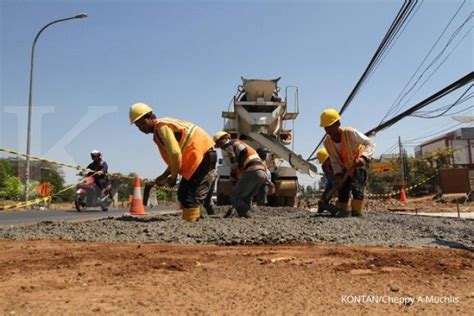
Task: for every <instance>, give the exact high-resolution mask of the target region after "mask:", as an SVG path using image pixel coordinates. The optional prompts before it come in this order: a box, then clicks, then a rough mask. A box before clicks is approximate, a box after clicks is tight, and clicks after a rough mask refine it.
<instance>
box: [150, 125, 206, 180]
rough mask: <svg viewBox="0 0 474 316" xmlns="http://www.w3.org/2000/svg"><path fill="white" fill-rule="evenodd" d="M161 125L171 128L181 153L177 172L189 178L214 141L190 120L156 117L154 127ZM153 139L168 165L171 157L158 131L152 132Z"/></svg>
mask: <svg viewBox="0 0 474 316" xmlns="http://www.w3.org/2000/svg"><path fill="white" fill-rule="evenodd" d="M162 126H167V127H169V128H171V130H173V133H174V136H175V138H176V140H177V141H178V144H179V147H180V149H181V155H182V158H181V166H180V169H179V174H180V175H182V176H183V178H185V179H186V180H189V179H190V178H191V177H192V176H193V174H194V172H195V171H196V169H197V168H198V167H199V165H200V164H201V162H202V160H203V158H204V155H205V154H206V153H207V152H208V151H209V149H211V148H212V147H213V146H214V141H213V140H212V138H211V137H210V136H209V135H208V134H207V133H206V132H205V131H204V130H203V129H202V128H200V127H199V126H197V125H195V124H193V123H191V122H187V121H183V120H178V119H172V118H161V119H157V120H156V125H155V129H157V128H160V127H162ZM153 140H154V141H155V143H156V144H157V145H158V149H159V151H160V154H161V156H162V157H163V160H164V161H165V162H166V163H167V164H168V165H170V162H171V159H170V158H169V157H168V153H167V152H166V150H165V147H164V145H163V141H162V140H161V139H160V138H159V136H158V133H154V137H153Z"/></svg>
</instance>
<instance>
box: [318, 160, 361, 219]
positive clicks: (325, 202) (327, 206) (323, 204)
mask: <svg viewBox="0 0 474 316" xmlns="http://www.w3.org/2000/svg"><path fill="white" fill-rule="evenodd" d="M355 167H356V164H355V162H354V163H353V164H352V166H351V167H350V168H349V169H348V170H347V171H346V173H344V176H342V179H341V181H339V182H338V183H337V184H336V185H335V186H334V188H332V189H331V190H330V191H329V193H328V195H327V196H326V199H321V200H319V203H318V213H322V212H324V211H329V213H330V214H331V216H337V215H338V214H345V213H347V211H346V210H343V209H341V208H339V207H337V206H335V205H334V204H331V203H330V202H329V201H331V199H332V197H333V196H334V195H335V194H336V193H337V192H338V191H339V189H340V188H341V187H342V185H343V184H344V182H346V180H347V178H348V177H349V174H351V173H352V171H353V170H354V169H355Z"/></svg>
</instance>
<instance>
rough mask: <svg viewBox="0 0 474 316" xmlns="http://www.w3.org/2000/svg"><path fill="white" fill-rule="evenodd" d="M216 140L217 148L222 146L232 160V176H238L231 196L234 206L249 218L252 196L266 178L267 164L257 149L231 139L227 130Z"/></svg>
mask: <svg viewBox="0 0 474 316" xmlns="http://www.w3.org/2000/svg"><path fill="white" fill-rule="evenodd" d="M214 141H215V142H216V148H220V149H221V150H222V155H223V156H227V157H228V158H229V160H230V162H231V177H236V178H238V182H237V184H236V185H235V187H234V190H233V191H232V195H231V197H230V201H231V203H232V206H233V207H234V208H235V210H236V211H237V214H238V215H239V217H246V218H249V217H250V214H249V210H250V207H251V203H252V198H253V197H254V195H255V194H256V193H257V192H258V189H259V188H260V186H261V185H262V184H263V183H264V182H265V179H266V174H265V166H264V165H263V163H262V160H261V159H260V157H259V156H258V154H257V152H256V151H255V149H253V148H252V147H250V146H249V145H247V144H246V143H244V142H242V141H240V140H237V139H230V135H229V134H228V133H227V132H224V131H220V132H217V133H216V134H215V135H214ZM231 212H232V209H230V210H229V211H228V212H227V214H226V215H225V217H228V216H230V215H231Z"/></svg>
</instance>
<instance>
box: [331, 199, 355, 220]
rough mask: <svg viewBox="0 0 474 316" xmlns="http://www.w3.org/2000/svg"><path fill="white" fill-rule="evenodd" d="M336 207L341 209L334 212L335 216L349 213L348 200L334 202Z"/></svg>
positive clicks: (348, 214) (345, 215)
mask: <svg viewBox="0 0 474 316" xmlns="http://www.w3.org/2000/svg"><path fill="white" fill-rule="evenodd" d="M336 206H337V208H339V209H341V210H340V211H339V212H337V213H336V214H335V216H336V217H347V216H350V215H351V212H350V210H349V202H346V203H343V202H340V201H337V202H336Z"/></svg>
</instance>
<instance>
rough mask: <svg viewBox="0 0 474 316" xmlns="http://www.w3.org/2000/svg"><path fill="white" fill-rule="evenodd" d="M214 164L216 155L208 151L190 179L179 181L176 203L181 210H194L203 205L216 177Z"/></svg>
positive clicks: (212, 151)
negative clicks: (179, 205)
mask: <svg viewBox="0 0 474 316" xmlns="http://www.w3.org/2000/svg"><path fill="white" fill-rule="evenodd" d="M216 162H217V153H216V152H215V151H214V150H209V151H208V152H206V154H205V155H204V159H203V160H202V161H201V164H199V167H198V168H197V169H196V171H195V172H194V174H193V175H192V177H191V178H190V179H189V180H186V179H184V178H182V179H181V181H180V182H179V188H178V201H179V202H180V203H181V206H182V207H183V208H195V207H199V206H200V205H202V204H203V203H204V200H205V199H206V197H207V196H208V194H209V191H211V190H212V185H213V184H214V181H215V179H216V177H217V171H216ZM209 200H210V199H209ZM205 206H206V205H205Z"/></svg>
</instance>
